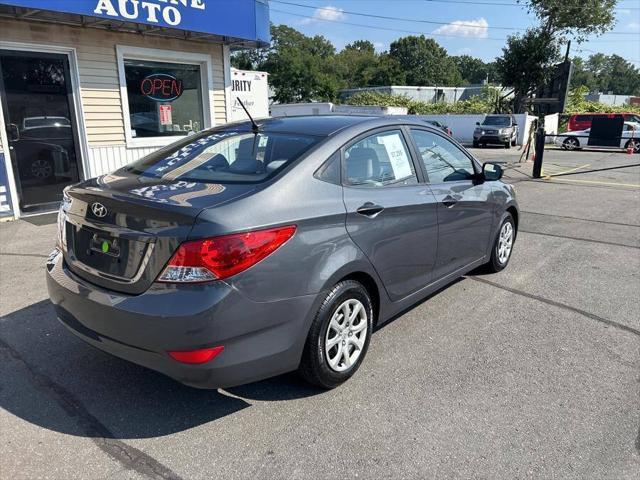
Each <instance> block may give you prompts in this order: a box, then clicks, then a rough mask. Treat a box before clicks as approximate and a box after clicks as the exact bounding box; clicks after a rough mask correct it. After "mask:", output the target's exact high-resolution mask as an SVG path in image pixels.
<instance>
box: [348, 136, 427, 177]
mask: <svg viewBox="0 0 640 480" xmlns="http://www.w3.org/2000/svg"><path fill="white" fill-rule="evenodd" d="M344 160H345V165H344V176H343V178H344V183H345V184H346V185H353V186H363V187H384V186H387V185H410V184H415V183H418V179H417V177H416V173H415V171H414V168H413V162H412V161H411V157H410V155H409V149H408V148H407V145H406V143H405V141H404V138H403V136H402V132H401V131H400V130H390V131H388V132H382V133H377V134H375V135H371V136H370V137H367V138H365V139H364V140H360V141H359V142H357V143H356V144H354V145H352V146H351V147H349V148H347V150H346V151H345V154H344Z"/></svg>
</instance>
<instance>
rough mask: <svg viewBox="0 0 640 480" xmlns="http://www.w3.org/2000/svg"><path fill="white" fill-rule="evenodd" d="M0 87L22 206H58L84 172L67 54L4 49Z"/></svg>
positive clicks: (26, 209)
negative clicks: (64, 194)
mask: <svg viewBox="0 0 640 480" xmlns="http://www.w3.org/2000/svg"><path fill="white" fill-rule="evenodd" d="M0 93H1V94H2V95H1V96H2V107H3V112H4V122H5V127H6V129H7V138H8V139H9V152H8V153H9V156H10V158H11V164H12V167H13V172H14V176H15V179H16V187H17V190H18V196H19V200H20V210H21V211H22V212H25V213H29V212H34V211H39V210H47V209H52V208H56V206H57V204H58V203H59V202H60V201H61V200H62V189H63V188H64V187H65V186H67V185H70V184H72V183H76V182H78V181H80V178H81V174H82V172H81V167H80V161H79V159H80V156H79V154H78V134H77V128H76V118H75V115H74V109H73V92H72V89H71V81H70V74H69V60H68V57H67V56H66V55H62V54H50V53H32V52H24V51H8V50H0Z"/></svg>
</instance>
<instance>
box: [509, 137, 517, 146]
mask: <svg viewBox="0 0 640 480" xmlns="http://www.w3.org/2000/svg"><path fill="white" fill-rule="evenodd" d="M517 143H518V139H517V138H514V139H513V140H511V146H512V147H515V146H516V145H517Z"/></svg>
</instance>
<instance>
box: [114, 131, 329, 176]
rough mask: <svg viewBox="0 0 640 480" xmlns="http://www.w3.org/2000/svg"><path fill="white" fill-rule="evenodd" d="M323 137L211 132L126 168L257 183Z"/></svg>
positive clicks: (150, 173) (142, 173)
mask: <svg viewBox="0 0 640 480" xmlns="http://www.w3.org/2000/svg"><path fill="white" fill-rule="evenodd" d="M320 140H321V138H320V137H313V136H309V135H298V134H292V133H268V132H259V133H251V132H237V131H224V132H216V133H211V132H207V133H205V134H201V135H198V136H192V137H188V139H186V140H182V141H180V142H177V143H174V144H171V145H169V146H168V147H165V148H163V149H161V150H159V151H157V152H155V153H152V154H151V155H148V156H146V157H144V158H142V159H140V160H138V161H136V162H134V163H131V164H129V165H128V166H126V167H125V169H126V170H127V171H128V172H131V173H134V174H137V175H140V176H143V177H152V178H160V179H163V180H178V179H179V180H191V181H195V182H205V183H225V182H229V183H256V182H261V181H263V180H266V179H267V178H269V177H271V176H273V175H275V174H276V173H277V172H278V171H280V170H282V169H283V168H284V167H285V166H286V165H288V164H290V163H291V162H293V161H294V160H296V159H297V158H299V157H300V156H301V155H302V154H303V153H304V152H306V151H307V150H309V149H310V148H311V147H312V146H314V145H315V144H317V143H318V142H319V141H320Z"/></svg>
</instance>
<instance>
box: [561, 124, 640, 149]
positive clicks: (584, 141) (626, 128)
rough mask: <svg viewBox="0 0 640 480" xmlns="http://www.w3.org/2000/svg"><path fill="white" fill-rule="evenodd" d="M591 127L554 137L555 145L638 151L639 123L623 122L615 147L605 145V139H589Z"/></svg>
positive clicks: (639, 140) (639, 147)
mask: <svg viewBox="0 0 640 480" xmlns="http://www.w3.org/2000/svg"><path fill="white" fill-rule="evenodd" d="M590 133H591V129H590V128H587V129H586V130H578V131H575V132H566V133H563V134H561V135H558V136H557V137H556V138H555V143H556V145H557V146H559V147H561V148H563V149H565V150H577V149H580V148H583V147H586V146H590V147H598V148H616V149H618V148H622V149H624V150H629V149H632V151H633V152H634V153H640V123H634V122H624V124H623V127H622V135H621V136H620V137H621V138H620V140H619V144H617V145H616V146H615V147H611V146H610V145H607V143H608V142H606V140H604V139H601V142H599V141H598V139H590V138H589V135H590Z"/></svg>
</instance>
